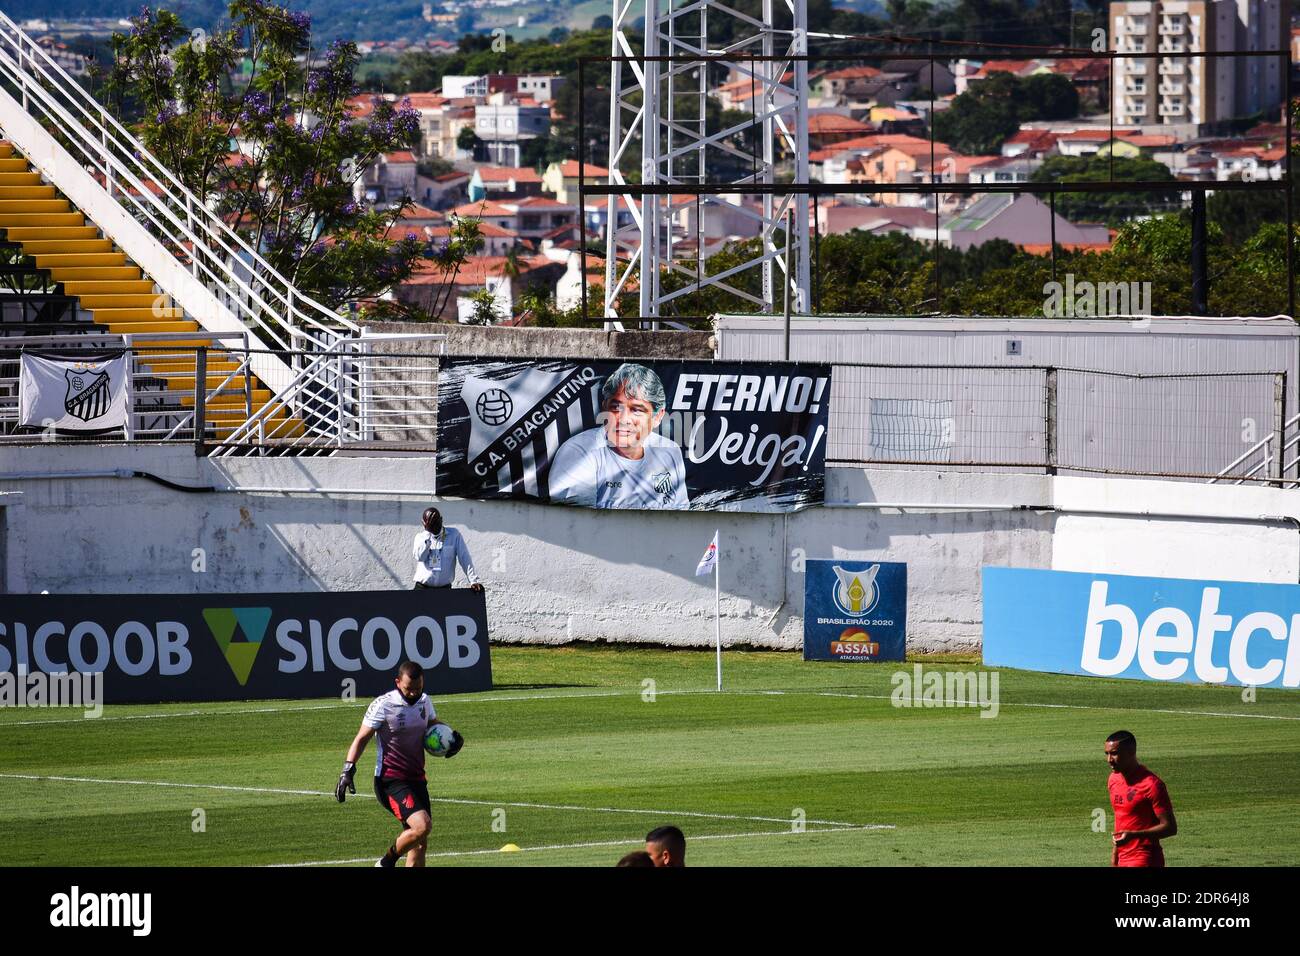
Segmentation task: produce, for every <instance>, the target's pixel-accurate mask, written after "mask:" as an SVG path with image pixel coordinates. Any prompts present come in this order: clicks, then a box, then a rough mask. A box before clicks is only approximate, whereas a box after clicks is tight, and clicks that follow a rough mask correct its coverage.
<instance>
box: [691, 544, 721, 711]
mask: <svg viewBox="0 0 1300 956" xmlns="http://www.w3.org/2000/svg"><path fill="white" fill-rule="evenodd" d="M710 571H712V572H713V640H714V643H715V644H716V645H717V650H718V690H722V585H721V583H720V582H721V580H722V569H721V568H719V567H718V531H717V530H715V531H714V532H713V540H712V541H711V542H709V546H708V547H707V548H705V549H704V557H702V558H700V563H699V564H698V565H697V566H696V568H695V576H696V577H699V576H700V575H701V574H708V573H709V572H710Z"/></svg>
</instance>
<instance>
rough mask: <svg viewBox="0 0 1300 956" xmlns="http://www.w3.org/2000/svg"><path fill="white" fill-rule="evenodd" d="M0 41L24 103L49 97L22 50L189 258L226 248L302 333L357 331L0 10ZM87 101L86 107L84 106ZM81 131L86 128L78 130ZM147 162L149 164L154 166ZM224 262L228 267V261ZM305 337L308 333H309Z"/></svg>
mask: <svg viewBox="0 0 1300 956" xmlns="http://www.w3.org/2000/svg"><path fill="white" fill-rule="evenodd" d="M0 41H5V42H8V43H10V44H11V45H12V46H13V48H14V49H15V51H16V52H17V54H18V64H13V63H12V61H10V62H9V63H8V64H7V65H9V66H10V67H11V69H12V71H13V74H14V78H15V79H17V80H18V83H19V85H20V87H21V88H22V90H23V93H24V105H26V103H27V93H28V92H29V91H30V92H34V93H36V94H37V96H38V97H40V98H42V99H51V97H50V95H49V93H48V91H47V90H46V89H45V87H44V86H43V85H42V84H41V83H31V84H29V83H28V82H27V72H26V71H25V70H23V69H22V62H23V59H24V54H25V58H26V60H27V62H28V63H29V64H30V65H31V67H32V69H33V71H35V72H37V73H39V74H40V76H41V77H42V78H43V79H45V80H46V81H47V82H48V83H50V85H52V86H54V87H55V88H56V89H57V90H58V91H59V92H60V93H62V94H63V95H64V97H65V98H66V99H67V100H69V101H70V103H71V105H72V106H74V107H75V108H76V109H77V111H78V112H80V113H81V114H82V116H84V117H85V118H86V120H87V121H88V122H89V123H90V124H91V125H92V126H93V127H94V128H95V129H96V130H97V131H98V132H99V133H100V137H99V139H98V140H96V139H95V137H93V136H87V137H85V138H86V139H87V140H88V142H90V143H94V144H96V145H97V146H98V149H97V150H94V151H92V150H87V152H91V153H92V154H93V153H94V152H97V153H98V157H99V158H100V160H101V164H102V171H103V172H104V175H105V183H106V185H107V186H108V187H109V188H110V190H111V183H112V179H111V173H112V172H113V171H120V172H123V173H125V174H126V175H127V176H128V177H129V178H130V179H131V180H132V181H133V183H132V184H133V185H134V186H135V188H136V189H137V190H138V191H139V192H140V193H141V194H142V196H143V197H144V198H146V200H147V201H148V202H149V203H150V204H152V205H154V206H157V207H159V208H160V210H161V211H162V212H163V214H164V215H165V216H167V218H170V219H172V220H173V221H174V222H175V223H176V225H177V226H178V227H179V228H180V229H181V230H183V234H184V235H186V236H187V237H188V238H189V240H190V241H191V242H193V243H194V244H195V250H194V253H192V254H191V260H192V261H195V262H196V263H197V260H196V258H195V253H197V252H198V247H199V246H203V247H205V248H206V249H207V251H208V252H209V253H211V252H213V248H212V247H213V246H215V247H216V249H218V250H220V251H221V252H222V253H224V254H225V256H226V257H228V258H229V259H230V260H232V261H241V262H243V263H244V265H245V266H246V267H247V268H248V272H249V275H250V278H252V279H256V280H257V284H258V285H259V286H261V287H262V288H263V289H265V290H266V292H267V293H268V294H269V295H270V297H272V298H274V299H276V300H278V301H279V302H280V303H282V304H283V306H284V308H285V310H286V313H287V315H286V318H287V319H288V321H287V322H286V324H287V325H288V326H289V327H290V329H293V330H294V331H296V332H298V333H299V334H304V333H303V331H302V330H301V329H297V328H296V327H295V322H294V319H298V320H300V322H301V323H302V324H305V325H308V326H311V327H313V328H315V329H316V330H317V331H318V332H328V333H331V334H332V335H337V334H338V328H340V327H341V328H343V329H346V330H348V331H351V332H354V333H356V332H359V331H360V327H359V326H358V325H357V324H356V323H354V322H352V321H351V320H349V319H347V318H345V317H344V316H342V315H340V314H339V313H337V312H335V311H333V310H331V309H329V308H327V307H326V306H324V305H322V304H321V303H319V302H317V301H316V300H315V299H313V298H312V297H310V296H308V295H305V294H304V293H302V292H301V291H299V290H298V289H296V288H295V287H294V286H293V284H292V283H291V282H290V281H289V280H288V279H287V278H285V277H284V276H283V275H282V274H281V273H280V272H279V271H278V270H276V269H275V267H274V266H272V265H271V264H270V263H269V262H267V261H266V259H265V258H263V257H262V256H261V255H260V254H259V253H258V252H257V251H256V250H255V249H254V248H253V247H252V246H250V245H249V244H248V242H247V241H246V240H244V239H243V238H242V237H241V236H239V234H238V233H236V232H235V231H234V230H233V229H231V228H230V226H229V225H227V223H226V222H225V221H224V220H222V219H221V218H220V217H219V216H216V215H215V214H213V213H212V211H211V210H210V209H209V208H208V207H207V205H206V204H205V203H204V202H203V201H202V200H200V199H199V198H198V197H197V196H195V195H194V194H193V193H192V192H191V191H190V190H189V189H188V188H186V187H185V185H184V184H183V183H181V182H180V180H179V179H177V177H176V176H175V175H174V174H173V173H172V172H171V170H169V169H168V168H167V167H166V166H165V165H163V164H162V163H161V162H160V161H159V160H158V159H157V158H156V157H155V156H153V154H152V153H150V152H149V151H148V150H147V149H146V148H145V146H144V145H143V144H142V143H141V142H140V141H139V140H138V139H137V138H136V137H135V136H133V135H132V134H131V133H130V132H129V131H127V130H126V129H125V128H124V127H123V126H122V125H121V124H120V123H119V122H118V121H117V120H116V119H115V118H114V117H113V116H112V114H110V113H109V112H108V111H107V110H105V109H104V107H103V106H102V105H100V104H99V103H98V102H97V101H96V100H95V99H94V98H93V97H92V96H91V95H90V94H89V93H88V92H87V91H86V90H85V88H84V87H82V86H81V84H79V83H77V82H76V81H75V80H73V79H72V78H71V77H70V76H68V74H67V73H66V72H65V71H64V70H63V68H62V67H60V66H59V65H58V64H57V63H56V62H55V61H54V60H53V59H52V58H51V57H50V56H49V55H48V54H47V53H46V52H45V50H44V49H43V48H41V46H40V45H39V44H37V43H35V42H34V41H33V40H32V39H31V38H30V37H29V36H27V34H25V33H24V32H23V31H22V30H21V29H20V28H19V27H18V26H17V24H15V23H14V22H13V21H12V20H11V19H10V18H9V17H8V16H6V15H5V14H4V13H3V12H0ZM3 59H5V60H7V59H8V58H7V57H5V58H3ZM87 104H88V106H89V109H88V108H87ZM50 106H51V108H53V109H55V110H56V111H57V112H61V113H63V114H64V115H63V119H64V125H65V126H69V127H71V129H72V130H76V128H77V127H79V126H80V125H81V124H80V123H79V122H77V121H76V120H75V119H74V118H73V117H72V116H70V115H68V114H67V112H66V111H65V110H62V109H60V108H59V106H58V104H57V103H53V102H51V104H50ZM82 132H85V131H84V130H82ZM110 142H111V145H112V146H113V147H114V149H113V150H110V149H109V147H110ZM124 158H126V159H129V160H137V162H135V163H134V165H135V167H136V169H137V170H138V171H139V173H141V174H143V179H144V182H149V181H152V182H154V183H155V184H157V185H159V186H160V188H163V191H164V193H165V195H166V198H167V199H169V200H171V201H172V202H173V203H175V204H176V205H177V206H178V207H183V208H184V210H185V219H186V223H187V224H188V225H187V226H182V225H181V224H180V222H179V220H178V219H177V218H176V217H175V216H174V215H173V214H172V213H171V210H169V209H167V208H166V205H165V203H163V202H162V200H161V199H160V197H157V196H155V195H154V193H153V192H152V191H151V190H149V189H147V188H145V186H144V182H142V181H141V179H140V178H139V177H138V176H136V175H135V174H133V173H132V171H131V170H129V169H127V167H126V166H125V164H124V163H123V159H124ZM150 167H152V170H151V169H150ZM160 178H161V179H162V180H166V181H167V182H168V183H169V184H170V186H171V189H167V188H166V187H163V186H162V183H161V182H160ZM128 195H129V193H128ZM136 205H137V206H139V204H138V203H136ZM151 218H152V217H151ZM155 222H156V220H155ZM196 226H197V228H198V229H199V231H201V232H202V233H204V234H205V236H206V237H207V241H200V240H199V239H198V237H197V235H195V233H194V232H193V231H192V230H193V228H195V227H196ZM167 238H168V239H169V240H171V241H173V242H177V238H176V236H174V235H167ZM177 244H178V245H179V244H181V243H179V242H177ZM237 250H238V251H237ZM227 267H228V268H229V266H228V264H227ZM230 271H231V273H232V274H231V275H230V277H229V281H231V282H233V283H235V284H236V285H238V286H239V287H240V288H241V289H242V290H243V291H245V292H247V293H248V294H249V295H252V296H255V297H256V299H257V301H258V304H259V305H261V306H263V307H264V308H266V309H267V310H268V311H270V306H269V305H267V303H266V302H265V301H264V300H263V298H262V296H261V295H259V294H258V293H257V292H256V291H254V289H253V288H252V287H251V286H250V285H249V284H248V283H246V282H244V281H243V280H242V279H240V278H239V277H238V276H235V275H234V274H233V268H230ZM270 280H274V281H275V282H278V283H280V284H281V285H282V286H283V290H281V289H280V288H277V287H276V285H274V284H273V282H272V281H270ZM299 305H301V306H303V307H306V308H307V309H310V310H313V311H314V312H316V313H317V315H312V314H310V312H308V311H304V309H303V308H300V307H299ZM240 307H241V309H242V310H243V311H244V312H246V313H251V310H249V309H248V308H247V307H246V306H244V305H243V303H242V302H241V303H240ZM318 316H319V317H318ZM253 319H254V321H255V322H256V323H257V324H259V325H265V322H264V321H261V320H260V317H258V316H257V315H256V314H253ZM308 337H309V338H312V337H311V336H308Z"/></svg>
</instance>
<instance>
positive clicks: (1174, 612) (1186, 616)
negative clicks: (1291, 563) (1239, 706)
mask: <svg viewBox="0 0 1300 956" xmlns="http://www.w3.org/2000/svg"><path fill="white" fill-rule="evenodd" d="M1109 586H1110V582H1108V581H1093V582H1092V587H1091V590H1090V592H1089V595H1088V616H1087V621H1086V623H1085V625H1084V631H1083V652H1082V655H1081V658H1080V661H1079V666H1080V668H1081V669H1082V671H1083V673H1086V674H1095V675H1097V676H1098V677H1118V676H1124V677H1134V676H1145V677H1147V678H1148V679H1150V680H1160V681H1177V680H1183V681H1185V680H1199V681H1203V682H1204V683H1207V684H1224V683H1233V684H1240V685H1242V686H1250V687H1265V686H1279V678H1280V686H1282V687H1300V614H1296V613H1293V614H1291V615H1290V620H1289V621H1288V620H1287V619H1286V618H1285V617H1284V616H1283V615H1281V614H1277V613H1274V612H1273V611H1265V610H1251V611H1249V612H1247V613H1245V614H1242V615H1241V616H1240V617H1237V618H1234V617H1233V616H1232V615H1231V614H1225V613H1223V612H1222V611H1221V610H1220V598H1221V591H1222V589H1221V588H1220V587H1217V586H1213V585H1207V586H1205V587H1203V588H1202V589H1201V592H1200V602H1199V606H1198V607H1195V608H1194V609H1193V610H1191V611H1190V613H1189V611H1188V610H1184V607H1189V606H1190V605H1189V604H1188V602H1187V601H1186V600H1184V601H1182V602H1180V603H1182V604H1183V607H1159V606H1157V607H1156V608H1155V609H1154V610H1152V611H1151V612H1150V613H1149V614H1147V615H1146V617H1145V618H1142V619H1139V617H1138V615H1137V613H1136V612H1135V611H1134V610H1133V608H1131V607H1129V606H1128V605H1127V604H1124V603H1122V602H1120V601H1114V602H1111V601H1110V599H1109ZM1076 633H1077V632H1076ZM1225 646H1226V656H1225V654H1224V648H1225ZM1134 664H1136V666H1137V668H1138V670H1139V671H1140V672H1141V674H1133V673H1130V669H1131V668H1132V667H1133V666H1134Z"/></svg>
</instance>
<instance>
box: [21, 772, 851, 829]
mask: <svg viewBox="0 0 1300 956" xmlns="http://www.w3.org/2000/svg"><path fill="white" fill-rule="evenodd" d="M0 778H3V779H8V780H36V781H51V782H56V783H99V784H111V785H114V786H124V787H171V788H175V789H182V790H229V791H234V792H236V793H274V794H284V795H289V796H298V797H332V796H334V793H333V792H332V791H328V790H291V789H287V788H281V787H240V786H234V785H232V784H224V783H174V782H172V781H168V780H108V779H104V778H100V777H63V776H42V775H39V774H29V773H0ZM429 801H430V802H431V803H456V804H465V805H468V806H482V807H519V808H522V809H526V810H574V811H581V812H584V813H629V814H635V815H637V816H658V817H699V818H702V819H707V820H751V821H754V822H757V823H789V822H790V821H789V819H788V818H786V817H754V816H745V815H744V814H738V813H701V812H699V811H695V810H637V809H629V808H626V807H584V806H578V805H576V804H564V803H516V802H511V801H508V800H470V799H467V798H461V797H430V798H429ZM806 822H808V823H816V824H820V825H823V826H831V827H861V826H876V824H860V823H847V822H845V821H844V820H808V821H806Z"/></svg>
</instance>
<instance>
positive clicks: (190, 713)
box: [0, 690, 716, 728]
mask: <svg viewBox="0 0 1300 956" xmlns="http://www.w3.org/2000/svg"><path fill="white" fill-rule="evenodd" d="M640 693H641V691H639V690H638V691H624V690H617V691H599V692H597V693H594V694H532V695H527V696H517V697H463V698H462V697H460V696H459V695H454V697H455V701H456V703H457V704H483V703H491V702H492V701H497V700H569V699H573V698H579V697H630V696H632V695H633V694H640ZM699 693H705V691H694V690H673V691H659V694H660V695H663V694H699ZM710 693H716V692H715V691H710ZM442 699H443V700H446V699H448V698H445V697H444V698H442ZM364 706H365V702H364V701H347V702H339V703H337V704H313V705H311V706H307V707H244V708H238V709H233V710H178V711H175V712H174V713H170V714H121V715H118V716H116V717H95V718H88V717H71V718H68V719H67V720H15V721H13V722H12V723H0V728H3V727H37V726H40V725H42V724H80V723H84V722H85V721H87V720H90V719H93V720H94V721H95V722H96V723H107V722H108V721H110V720H166V719H168V718H171V717H238V716H240V715H242V714H296V713H299V712H301V711H308V710H341V709H346V708H357V709H360V708H362V707H364Z"/></svg>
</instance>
